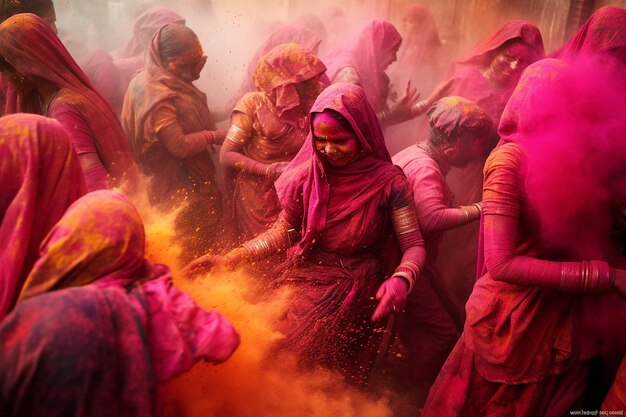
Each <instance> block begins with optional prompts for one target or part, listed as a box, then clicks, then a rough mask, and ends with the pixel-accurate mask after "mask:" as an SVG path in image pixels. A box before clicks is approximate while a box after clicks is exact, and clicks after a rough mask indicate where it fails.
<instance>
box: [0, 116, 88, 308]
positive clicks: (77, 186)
mask: <svg viewBox="0 0 626 417" xmlns="http://www.w3.org/2000/svg"><path fill="white" fill-rule="evenodd" d="M0 160H2V164H0V188H2V192H1V193H0V217H1V222H2V223H1V224H0V271H1V272H0V277H1V283H0V320H1V319H2V318H4V316H5V315H6V314H7V312H8V311H10V310H11V308H12V307H13V306H14V304H15V302H16V300H17V297H18V295H19V293H20V292H21V290H22V286H23V285H24V281H25V279H26V276H27V275H28V273H29V272H30V270H31V268H32V267H33V264H34V263H35V261H36V260H37V257H38V250H39V245H40V244H41V241H42V240H43V239H44V237H45V236H46V234H47V233H48V232H49V231H50V229H51V228H52V227H53V226H54V224H55V223H56V222H57V221H58V220H59V219H60V218H61V216H63V213H64V212H65V210H66V209H67V208H68V207H69V206H70V205H71V204H72V203H73V202H74V201H75V200H76V199H78V198H79V197H80V196H81V195H83V194H84V193H85V192H86V187H85V180H84V178H83V173H82V170H81V168H80V165H79V163H78V158H77V157H76V153H75V152H74V149H73V148H72V145H71V143H70V139H69V136H68V134H67V132H66V131H65V129H64V128H63V127H62V126H61V125H60V124H59V123H58V122H57V121H56V120H52V119H47V118H45V117H42V116H37V115H28V114H16V115H10V116H5V117H2V118H0Z"/></svg>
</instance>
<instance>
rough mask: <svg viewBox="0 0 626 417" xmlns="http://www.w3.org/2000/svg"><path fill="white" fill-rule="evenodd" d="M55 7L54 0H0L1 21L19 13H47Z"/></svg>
mask: <svg viewBox="0 0 626 417" xmlns="http://www.w3.org/2000/svg"><path fill="white" fill-rule="evenodd" d="M53 7H54V3H52V0H0V21H1V22H4V21H5V20H7V19H8V18H9V17H11V16H14V15H16V14H19V13H33V14H36V15H37V16H44V15H46V14H47V13H48V12H49V11H50V9H52V8H53Z"/></svg>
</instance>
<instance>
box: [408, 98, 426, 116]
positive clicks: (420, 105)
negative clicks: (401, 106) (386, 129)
mask: <svg viewBox="0 0 626 417" xmlns="http://www.w3.org/2000/svg"><path fill="white" fill-rule="evenodd" d="M427 109H428V104H427V103H426V101H425V100H422V101H418V102H417V103H415V104H414V105H413V106H411V118H413V117H417V116H419V115H420V114H423V113H424V112H425V111H426V110H427Z"/></svg>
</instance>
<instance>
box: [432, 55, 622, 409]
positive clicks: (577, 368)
mask: <svg viewBox="0 0 626 417" xmlns="http://www.w3.org/2000/svg"><path fill="white" fill-rule="evenodd" d="M602 73H603V72H602V69H599V68H598V67H597V66H596V67H595V68H594V67H589V68H584V67H573V66H572V67H568V66H567V65H566V64H565V63H564V62H562V61H558V60H554V59H546V60H541V61H538V62H536V63H535V64H533V65H531V66H529V67H528V68H527V69H526V71H525V72H524V74H523V75H522V78H521V79H520V82H519V83H518V86H517V88H516V90H515V92H514V93H513V95H512V97H511V99H510V100H509V103H508V104H507V107H506V108H505V110H504V113H503V116H502V121H501V123H500V127H499V130H498V131H499V133H500V134H501V136H502V141H501V145H499V146H498V147H497V148H496V149H495V150H494V151H493V152H492V153H491V155H490V157H489V159H488V160H487V163H486V165H485V186H484V194H483V195H484V198H483V204H484V205H483V217H484V222H483V232H484V235H485V238H484V240H485V245H484V249H483V250H482V252H483V254H484V259H485V265H484V268H483V271H485V273H484V274H483V275H482V276H481V277H480V278H479V279H478V281H477V282H476V284H475V286H474V289H473V292H472V294H471V296H470V298H469V300H468V302H467V305H466V310H467V320H466V322H465V328H464V336H463V338H462V339H461V340H460V341H459V342H458V344H457V346H456V347H455V349H454V351H453V352H452V354H451V355H450V356H449V358H448V360H447V361H446V364H445V365H444V367H443V368H442V371H441V373H440V374H439V377H438V379H437V381H436V382H435V385H434V386H433V388H432V390H431V394H430V396H429V398H428V401H427V403H426V406H425V408H424V412H423V414H422V415H423V416H441V415H446V416H471V415H497V416H500V415H512V416H518V417H519V416H537V415H543V416H561V415H566V414H568V413H569V410H577V409H579V407H580V405H581V401H582V396H583V393H584V392H585V387H586V384H587V382H588V380H589V372H590V368H591V364H590V362H589V360H590V359H591V358H594V357H598V356H601V355H615V354H619V355H623V354H624V352H625V351H626V332H624V326H623V325H622V324H621V323H623V321H624V320H626V302H624V301H623V300H622V299H621V298H620V297H619V295H618V294H617V292H616V291H614V289H613V288H612V284H611V278H610V272H609V271H610V270H609V264H610V265H620V264H622V265H623V262H624V260H623V258H619V257H616V254H615V252H614V251H613V250H612V248H611V247H612V246H613V242H612V241H611V224H610V220H611V217H612V216H611V215H610V213H611V211H612V204H611V202H612V200H613V199H619V198H622V199H623V198H624V197H623V196H624V195H625V188H624V184H626V181H624V174H623V169H622V168H621V166H622V162H621V161H622V160H623V159H624V158H625V157H626V155H625V153H626V150H624V147H623V146H617V145H616V144H615V141H616V139H617V138H619V137H621V133H620V132H623V131H624V129H625V128H626V126H625V123H624V120H623V116H622V114H621V112H620V110H619V109H621V108H622V107H623V103H624V98H625V97H626V94H624V93H625V92H624V90H621V91H620V90H618V91H615V90H616V86H618V85H619V84H620V82H621V80H615V81H614V84H607V83H610V81H609V80H608V79H606V78H600V77H597V75H598V74H602ZM572 121H575V122H572ZM618 167H620V168H618ZM561 172H572V175H568V176H562V175H559V174H558V173H561ZM606 175H610V176H611V177H612V179H611V181H607V177H606ZM564 202H566V204H564ZM581 219H585V220H583V221H581ZM607 220H608V221H607ZM513 229H515V230H513ZM589 259H593V261H586V262H588V263H589V264H592V263H593V264H594V265H595V266H594V268H595V269H593V270H594V271H595V272H594V273H593V274H591V275H592V276H591V277H586V276H585V274H583V273H580V274H578V275H574V276H575V277H576V280H577V281H575V282H576V285H575V286H573V285H572V286H570V285H569V284H568V281H567V280H568V269H567V268H574V269H576V270H580V269H581V268H584V265H585V263H583V262H581V261H582V260H589ZM607 260H608V261H609V264H607V263H606V262H604V261H607ZM569 282H571V281H569ZM594 388H595V387H594ZM597 406H598V408H599V404H597ZM592 409H593V408H592Z"/></svg>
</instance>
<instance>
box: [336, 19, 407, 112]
mask: <svg viewBox="0 0 626 417" xmlns="http://www.w3.org/2000/svg"><path fill="white" fill-rule="evenodd" d="M401 42H402V36H400V33H399V32H398V30H397V29H396V27H395V26H394V25H393V24H392V23H391V22H389V21H387V20H381V19H372V20H369V21H367V22H365V23H363V24H362V25H361V26H360V27H359V29H357V31H356V32H355V33H354V35H353V36H352V37H351V38H350V39H349V40H348V41H347V43H345V44H344V45H343V46H342V47H340V48H339V49H337V50H335V51H334V52H332V53H330V54H329V56H328V57H327V58H326V59H324V62H325V63H326V65H327V66H328V72H327V75H328V77H329V78H330V79H331V80H332V79H333V78H334V77H335V75H337V73H338V72H339V71H340V70H341V69H343V68H345V67H347V66H351V67H354V68H356V70H357V71H358V73H359V76H360V78H361V85H362V87H363V90H365V93H366V94H367V98H368V99H369V100H370V103H372V105H373V106H374V108H375V110H376V111H378V110H380V109H379V108H378V107H380V106H381V105H383V104H384V102H385V101H386V99H387V97H386V95H387V93H388V88H389V86H388V84H389V79H388V78H386V77H385V76H384V72H383V71H381V70H380V64H379V63H380V60H381V58H383V57H385V55H386V54H387V53H388V52H389V51H391V50H393V49H394V48H397V47H399V46H400V43H401Z"/></svg>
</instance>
